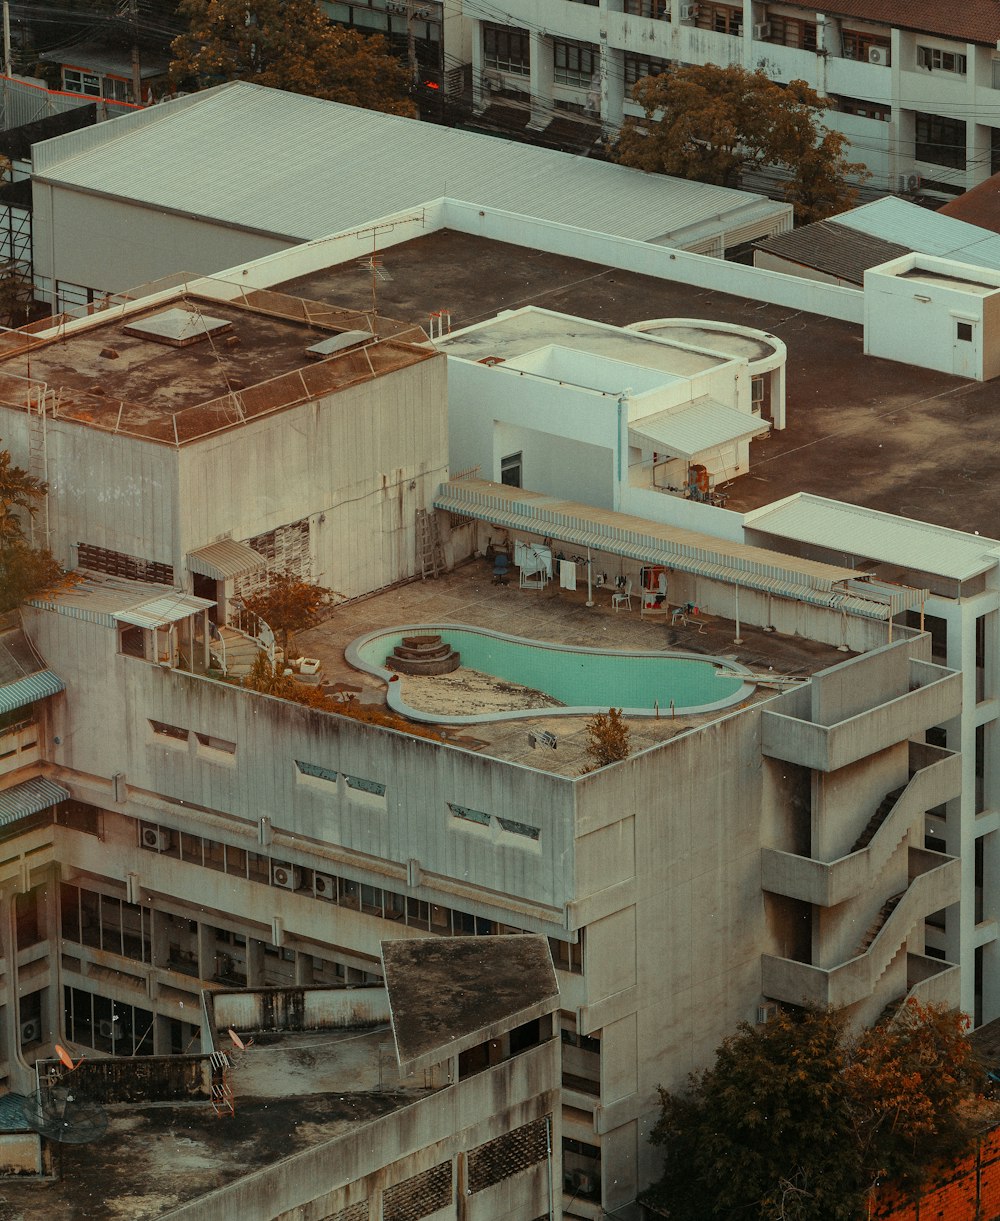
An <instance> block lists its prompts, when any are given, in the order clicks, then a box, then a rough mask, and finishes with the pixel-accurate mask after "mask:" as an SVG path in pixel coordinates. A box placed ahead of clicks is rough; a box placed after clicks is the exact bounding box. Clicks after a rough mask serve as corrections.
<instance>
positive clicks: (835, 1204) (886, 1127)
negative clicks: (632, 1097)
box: [648, 1001, 983, 1221]
mask: <svg viewBox="0 0 1000 1221" xmlns="http://www.w3.org/2000/svg"><path fill="white" fill-rule="evenodd" d="M967 1025H968V1022H967V1019H966V1018H964V1017H963V1016H962V1015H961V1014H958V1013H954V1012H951V1011H948V1010H945V1009H942V1008H939V1007H935V1006H923V1005H920V1004H919V1003H917V1002H916V1001H910V1002H908V1003H907V1005H906V1006H904V1008H903V1010H902V1011H901V1013H900V1014H899V1015H898V1017H897V1018H896V1020H895V1021H892V1022H884V1023H880V1024H879V1025H877V1026H875V1027H873V1028H872V1029H870V1030H865V1031H864V1032H862V1033H861V1034H859V1035H856V1036H854V1035H851V1034H850V1033H849V1031H848V1028H847V1023H846V1021H845V1019H844V1016H843V1014H840V1013H833V1012H830V1013H812V1012H806V1013H802V1014H797V1015H791V1014H781V1015H779V1016H778V1017H777V1018H776V1019H774V1020H773V1021H771V1022H768V1023H767V1024H766V1025H763V1026H750V1025H747V1024H744V1025H743V1026H741V1027H740V1029H739V1031H738V1033H737V1034H735V1035H733V1036H731V1037H730V1038H728V1039H726V1040H725V1042H724V1043H723V1044H722V1046H721V1047H720V1048H719V1049H718V1052H717V1053H716V1060H715V1063H714V1064H713V1065H712V1067H711V1068H709V1069H706V1070H705V1071H704V1072H701V1073H696V1074H694V1075H692V1077H691V1078H690V1081H689V1089H688V1091H687V1092H686V1093H683V1094H680V1093H670V1092H668V1091H666V1090H662V1089H661V1090H660V1100H661V1103H662V1111H661V1115H660V1119H659V1121H658V1122H657V1124H656V1126H655V1127H654V1129H653V1131H652V1133H651V1135H650V1140H651V1141H652V1143H653V1144H654V1145H659V1146H661V1147H662V1149H663V1152H664V1158H665V1163H664V1174H663V1178H662V1179H661V1180H660V1182H659V1183H657V1184H656V1186H655V1187H653V1188H652V1189H651V1190H650V1191H649V1193H648V1202H649V1204H650V1205H651V1207H652V1208H654V1209H655V1210H657V1211H659V1212H661V1213H662V1214H663V1215H665V1216H668V1217H671V1218H677V1219H678V1221H680V1219H681V1218H684V1219H685V1221H686V1219H687V1218H690V1217H699V1218H704V1221H737V1219H738V1221H752V1219H757V1221H857V1219H858V1218H861V1217H864V1216H866V1215H867V1214H866V1207H865V1205H866V1201H867V1200H868V1199H869V1196H870V1193H871V1191H872V1190H873V1188H874V1187H875V1185H876V1184H877V1183H878V1182H879V1181H884V1180H885V1179H892V1180H894V1181H895V1182H897V1183H899V1184H901V1185H903V1186H904V1187H908V1188H917V1187H919V1186H920V1184H921V1183H922V1182H923V1180H924V1179H925V1177H926V1176H927V1175H928V1174H929V1173H930V1172H931V1170H932V1169H933V1167H934V1165H935V1164H936V1163H939V1162H941V1161H942V1160H947V1159H948V1158H951V1157H954V1156H956V1155H957V1154H959V1153H961V1152H963V1151H964V1150H965V1149H967V1148H968V1147H969V1145H970V1144H971V1142H972V1140H973V1138H974V1135H975V1132H976V1130H977V1129H978V1128H979V1127H981V1126H982V1122H983V1111H982V1099H981V1096H980V1087H981V1085H982V1071H981V1069H980V1067H979V1065H978V1063H977V1061H976V1058H975V1055H974V1053H973V1051H972V1047H971V1045H970V1044H969V1042H968V1040H967V1039H966V1037H965V1031H966V1028H967Z"/></svg>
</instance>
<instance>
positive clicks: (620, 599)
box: [611, 577, 632, 611]
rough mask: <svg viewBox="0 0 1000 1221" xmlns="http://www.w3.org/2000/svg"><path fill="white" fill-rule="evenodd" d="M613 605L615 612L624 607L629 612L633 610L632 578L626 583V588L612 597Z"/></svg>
mask: <svg viewBox="0 0 1000 1221" xmlns="http://www.w3.org/2000/svg"><path fill="white" fill-rule="evenodd" d="M611 605H612V607H613V608H614V610H615V611H620V610H621V608H622V607H623V606H624V607H625V608H626V609H627V610H631V609H632V578H631V577H629V579H628V580H627V581H626V582H625V588H624V589H620V590H619V591H618V593H616V594H612V595H611Z"/></svg>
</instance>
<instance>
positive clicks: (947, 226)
mask: <svg viewBox="0 0 1000 1221" xmlns="http://www.w3.org/2000/svg"><path fill="white" fill-rule="evenodd" d="M998 11H1000V5H998ZM837 224H838V225H845V226H846V227H847V228H849V229H856V230H858V231H860V232H861V233H867V234H870V235H871V236H872V237H877V238H882V239H883V240H884V241H887V242H894V243H896V244H897V245H901V246H904V247H905V248H906V250H915V251H918V252H919V253H920V254H933V255H937V256H938V257H939V258H948V259H955V260H957V261H958V262H960V263H971V264H972V265H973V266H975V267H991V268H993V269H994V270H996V271H1000V234H998V233H991V232H990V230H988V229H980V228H979V226H978V225H967V224H966V223H965V221H962V220H956V219H955V217H953V216H943V215H942V214H941V213H940V212H930V211H928V209H927V208H920V207H918V206H917V205H916V204H912V203H908V202H907V201H906V200H905V199H896V198H895V197H894V196H892V195H887V196H885V198H883V199H876V200H873V201H872V202H871V203H867V204H863V205H862V206H861V207H860V208H852V210H851V211H850V212H844V213H842V214H841V215H840V216H838V217H837Z"/></svg>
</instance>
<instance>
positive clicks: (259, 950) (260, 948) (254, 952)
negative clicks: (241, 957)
mask: <svg viewBox="0 0 1000 1221" xmlns="http://www.w3.org/2000/svg"><path fill="white" fill-rule="evenodd" d="M247 987H248V988H263V987H265V983H264V943H263V941H258V939H257V938H256V937H248V938H247Z"/></svg>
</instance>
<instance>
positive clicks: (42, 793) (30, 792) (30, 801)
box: [0, 776, 70, 827]
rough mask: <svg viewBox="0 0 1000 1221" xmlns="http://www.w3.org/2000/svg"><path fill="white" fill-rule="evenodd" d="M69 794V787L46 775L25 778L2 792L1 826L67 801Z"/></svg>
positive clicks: (0, 806) (0, 798)
mask: <svg viewBox="0 0 1000 1221" xmlns="http://www.w3.org/2000/svg"><path fill="white" fill-rule="evenodd" d="M69 795H70V794H69V789H64V788H63V786H62V785H61V784H54V783H53V782H52V781H51V780H46V779H45V777H44V776H36V777H35V778H34V780H25V781H24V782H23V783H22V784H15V785H14V787H13V788H10V789H4V790H3V792H0V827H9V826H10V824H11V823H12V822H17V820H18V819H19V818H27V817H28V816H29V815H30V814H37V813H38V812H39V811H40V810H47V809H48V808H49V807H50V806H54V805H58V804H59V802H60V801H66V800H67V799H68V798H69Z"/></svg>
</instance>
